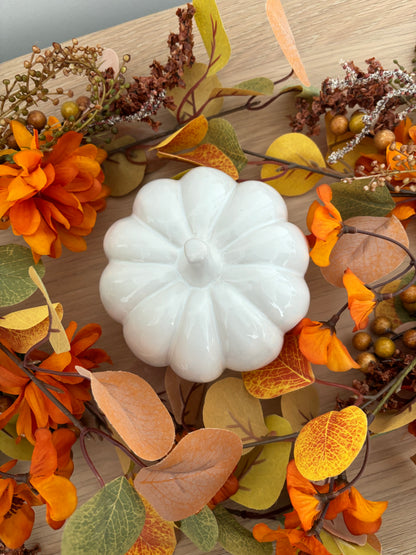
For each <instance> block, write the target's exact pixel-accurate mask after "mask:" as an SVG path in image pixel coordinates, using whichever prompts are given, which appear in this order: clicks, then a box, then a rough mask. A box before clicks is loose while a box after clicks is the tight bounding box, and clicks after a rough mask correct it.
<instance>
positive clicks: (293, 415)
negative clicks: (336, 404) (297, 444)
mask: <svg viewBox="0 0 416 555" xmlns="http://www.w3.org/2000/svg"><path fill="white" fill-rule="evenodd" d="M280 407H281V410H282V415H283V416H284V417H285V418H286V420H288V421H289V422H290V424H291V426H292V428H293V431H295V432H299V431H300V430H301V429H302V428H303V426H304V425H305V424H306V423H307V422H309V420H312V418H315V417H316V416H318V414H319V395H318V392H317V391H316V388H315V387H314V386H313V385H310V386H308V387H304V388H302V389H297V390H296V391H292V392H290V393H286V394H285V395H282V398H281V400H280Z"/></svg>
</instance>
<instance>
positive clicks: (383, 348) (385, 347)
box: [374, 337, 396, 358]
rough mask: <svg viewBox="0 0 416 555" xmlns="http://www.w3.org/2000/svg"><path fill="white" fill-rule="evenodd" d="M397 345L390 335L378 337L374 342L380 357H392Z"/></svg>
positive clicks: (375, 350)
mask: <svg viewBox="0 0 416 555" xmlns="http://www.w3.org/2000/svg"><path fill="white" fill-rule="evenodd" d="M395 350H396V345H395V343H394V341H393V340H392V339H390V337H378V338H377V339H376V340H375V342H374V352H375V354H376V355H377V356H378V357H380V358H390V357H391V356H392V355H393V353H394V351H395Z"/></svg>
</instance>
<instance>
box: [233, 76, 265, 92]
mask: <svg viewBox="0 0 416 555" xmlns="http://www.w3.org/2000/svg"><path fill="white" fill-rule="evenodd" d="M234 88H236V89H243V90H246V91H251V92H252V94H253V95H254V93H257V94H267V95H270V94H273V91H274V83H273V81H272V80H271V79H267V77H254V78H253V79H248V80H247V81H242V82H241V83H238V85H235V87H234Z"/></svg>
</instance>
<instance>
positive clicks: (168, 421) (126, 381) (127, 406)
mask: <svg viewBox="0 0 416 555" xmlns="http://www.w3.org/2000/svg"><path fill="white" fill-rule="evenodd" d="M76 369H77V371H78V372H79V373H80V374H81V376H84V377H86V378H89V379H90V380H91V389H92V393H93V395H94V399H95V400H96V402H97V405H98V406H99V407H100V409H101V410H102V411H103V413H104V414H105V416H106V417H107V418H108V421H109V422H110V424H111V425H112V426H113V427H114V429H115V430H116V432H117V433H118V434H119V435H120V437H121V438H122V439H123V441H125V442H126V444H127V445H128V447H129V448H130V449H131V450H132V451H133V452H134V453H136V455H138V456H139V457H141V458H143V459H145V460H148V461H154V460H156V459H160V458H161V457H164V456H165V455H166V453H167V452H168V451H170V449H171V447H172V445H173V442H174V439H175V427H174V425H173V421H172V418H171V416H170V414H169V412H168V411H167V409H166V407H165V406H164V405H163V403H162V401H161V400H160V399H159V397H158V396H157V394H156V393H155V391H154V390H153V389H152V387H151V386H150V385H149V384H148V383H147V382H146V381H145V380H144V379H143V378H141V377H140V376H137V375H136V374H132V373H131V372H122V371H119V372H116V371H109V372H97V373H94V374H92V373H91V372H89V371H88V370H86V369H85V368H81V367H80V366H77V367H76Z"/></svg>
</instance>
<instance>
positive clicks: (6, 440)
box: [0, 415, 33, 461]
mask: <svg viewBox="0 0 416 555" xmlns="http://www.w3.org/2000/svg"><path fill="white" fill-rule="evenodd" d="M16 420H17V415H15V416H13V417H12V419H11V420H9V422H8V423H7V424H6V425H5V426H4V428H3V429H2V430H1V431H0V451H2V452H3V453H4V454H5V455H7V456H8V457H10V458H11V459H18V460H20V461H30V460H31V458H32V453H33V445H32V444H31V443H29V442H28V440H27V439H26V438H24V437H21V438H20V439H19V442H18V443H16V438H17V432H16Z"/></svg>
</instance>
